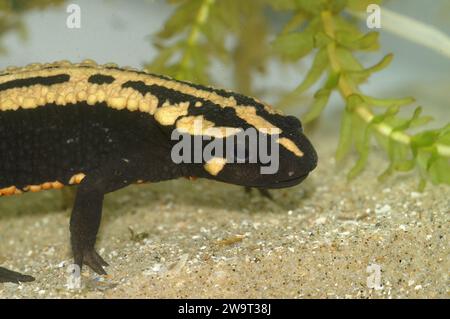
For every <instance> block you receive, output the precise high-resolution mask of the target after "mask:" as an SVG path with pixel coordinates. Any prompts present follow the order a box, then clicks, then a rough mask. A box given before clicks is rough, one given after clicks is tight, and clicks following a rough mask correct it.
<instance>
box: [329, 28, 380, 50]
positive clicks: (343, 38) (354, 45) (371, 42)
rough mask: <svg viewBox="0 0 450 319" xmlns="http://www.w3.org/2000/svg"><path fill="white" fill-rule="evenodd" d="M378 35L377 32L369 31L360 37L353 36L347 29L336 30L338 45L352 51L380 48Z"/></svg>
mask: <svg viewBox="0 0 450 319" xmlns="http://www.w3.org/2000/svg"><path fill="white" fill-rule="evenodd" d="M378 36H379V33H378V32H369V33H367V34H365V35H364V36H362V37H360V38H355V36H354V35H353V34H352V33H349V32H347V31H339V32H336V41H337V42H338V43H339V44H340V45H342V46H344V47H346V48H347V49H350V50H353V51H356V50H363V51H375V50H378V49H379V48H380V45H379V43H378Z"/></svg>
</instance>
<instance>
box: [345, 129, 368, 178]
mask: <svg viewBox="0 0 450 319" xmlns="http://www.w3.org/2000/svg"><path fill="white" fill-rule="evenodd" d="M370 136H371V131H370V126H365V127H364V129H363V133H362V134H361V136H357V142H356V149H357V151H358V154H359V158H358V160H357V161H356V163H355V165H354V166H353V167H352V169H351V170H350V172H349V173H348V175H347V177H348V179H353V178H355V177H356V176H358V175H359V174H360V173H361V172H362V171H363V169H364V167H365V166H366V164H367V158H368V157H369V150H370Z"/></svg>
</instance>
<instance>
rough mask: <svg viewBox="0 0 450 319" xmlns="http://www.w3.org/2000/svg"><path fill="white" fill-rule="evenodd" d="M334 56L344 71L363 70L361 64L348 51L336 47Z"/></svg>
mask: <svg viewBox="0 0 450 319" xmlns="http://www.w3.org/2000/svg"><path fill="white" fill-rule="evenodd" d="M336 55H337V58H338V60H339V64H340V65H341V66H342V69H343V70H344V71H346V72H347V71H361V70H362V69H363V67H362V65H361V63H359V61H358V60H357V59H356V58H355V57H354V56H353V53H352V52H351V51H350V50H348V49H345V48H341V47H338V48H336Z"/></svg>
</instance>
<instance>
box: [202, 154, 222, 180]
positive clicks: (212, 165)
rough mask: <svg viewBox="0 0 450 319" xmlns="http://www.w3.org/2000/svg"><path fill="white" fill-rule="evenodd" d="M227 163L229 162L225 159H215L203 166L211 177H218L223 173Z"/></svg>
mask: <svg viewBox="0 0 450 319" xmlns="http://www.w3.org/2000/svg"><path fill="white" fill-rule="evenodd" d="M226 163H227V160H226V159H225V158H222V157H213V158H211V159H210V160H209V161H208V162H206V164H205V165H203V167H204V168H205V170H206V171H207V172H208V173H210V174H211V175H213V176H217V174H219V173H220V172H221V171H222V169H223V168H224V166H225V164H226Z"/></svg>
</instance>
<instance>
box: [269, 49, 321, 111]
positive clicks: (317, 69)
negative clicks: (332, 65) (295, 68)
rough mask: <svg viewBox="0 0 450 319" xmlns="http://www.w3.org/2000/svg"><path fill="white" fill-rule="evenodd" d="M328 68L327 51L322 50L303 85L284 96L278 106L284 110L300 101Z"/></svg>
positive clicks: (318, 53) (315, 58)
mask: <svg viewBox="0 0 450 319" xmlns="http://www.w3.org/2000/svg"><path fill="white" fill-rule="evenodd" d="M327 66H328V57H327V52H326V50H325V49H320V50H319V51H318V52H317V54H316V56H315V57H314V61H313V64H312V66H311V68H310V69H309V71H308V73H307V74H306V76H305V78H304V79H303V81H302V83H300V85H298V86H297V87H296V88H295V89H294V90H293V91H292V92H290V93H289V94H287V95H286V96H284V97H283V98H282V100H281V101H280V102H279V103H277V105H278V106H279V107H281V108H282V107H285V106H287V105H288V104H290V102H291V101H294V100H296V99H298V98H299V97H300V95H301V94H302V93H304V92H305V91H306V90H308V89H309V88H310V87H311V86H312V85H314V83H316V82H317V81H318V80H319V79H320V77H321V76H322V74H323V72H324V71H325V69H326V68H327Z"/></svg>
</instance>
